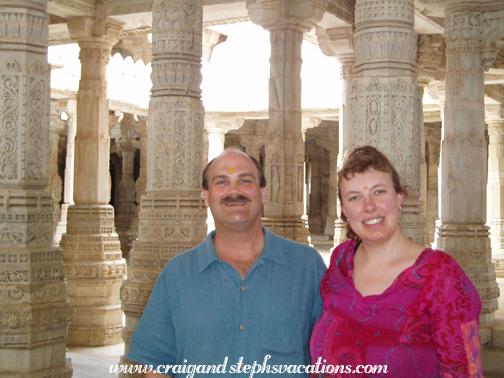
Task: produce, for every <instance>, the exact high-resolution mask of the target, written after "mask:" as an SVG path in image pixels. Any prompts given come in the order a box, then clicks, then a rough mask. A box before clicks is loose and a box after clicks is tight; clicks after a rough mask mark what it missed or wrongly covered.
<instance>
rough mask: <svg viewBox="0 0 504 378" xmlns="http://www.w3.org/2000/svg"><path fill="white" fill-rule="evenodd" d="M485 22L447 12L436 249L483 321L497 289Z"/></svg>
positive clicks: (453, 10)
mask: <svg viewBox="0 0 504 378" xmlns="http://www.w3.org/2000/svg"><path fill="white" fill-rule="evenodd" d="M482 21H483V20H482V14H481V13H480V12H472V11H464V10H460V9H457V8H448V9H447V10H446V11H445V35H446V66H447V67H446V71H447V72H446V99H445V107H444V124H443V127H444V129H443V140H442V145H441V189H440V190H441V193H440V195H441V208H440V212H441V213H440V218H441V224H440V225H439V227H438V239H437V247H438V248H440V249H442V250H444V251H446V252H447V253H449V254H451V255H452V256H453V257H454V258H455V259H456V260H457V262H458V263H459V264H460V265H461V266H462V267H463V268H464V270H465V271H466V273H467V274H468V276H469V278H470V279H471V281H472V282H473V283H474V284H475V286H476V287H477V288H478V291H479V294H480V297H481V300H482V302H483V310H482V317H481V320H482V323H483V324H484V323H486V322H489V321H491V320H492V319H493V312H494V311H495V310H496V309H497V297H498V295H499V288H498V286H497V282H496V279H495V268H494V266H493V264H492V262H491V250H490V238H489V233H488V227H487V226H485V222H486V187H485V185H486V175H487V147H486V142H485V118H484V117H485V114H484V104H483V95H484V83H483V65H482V38H483V32H482V31H483V27H482Z"/></svg>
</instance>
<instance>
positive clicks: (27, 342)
mask: <svg viewBox="0 0 504 378" xmlns="http://www.w3.org/2000/svg"><path fill="white" fill-rule="evenodd" d="M47 24H48V15H47V1H45V0H40V1H35V2H34V1H16V2H2V3H1V5H0V73H1V74H0V77H1V80H0V96H1V104H2V106H1V109H0V230H1V231H0V319H1V320H0V340H1V342H0V376H2V377H6V378H21V377H47V378H55V377H58V378H68V377H71V376H72V367H71V364H70V361H69V360H67V359H66V358H65V344H66V337H67V334H66V332H67V326H68V322H69V321H70V318H71V312H70V309H69V305H68V299H67V295H66V285H65V267H64V265H63V263H62V258H61V252H60V251H59V249H56V248H53V247H52V246H51V241H52V236H53V205H52V199H51V193H50V192H48V191H46V190H45V188H46V187H47V185H48V183H49V128H50V120H49V114H50V97H49V81H50V80H49V77H50V67H49V65H48V63H47V37H48V26H47Z"/></svg>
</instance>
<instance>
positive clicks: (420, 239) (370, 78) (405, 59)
mask: <svg viewBox="0 0 504 378" xmlns="http://www.w3.org/2000/svg"><path fill="white" fill-rule="evenodd" d="M414 19H415V9H414V5H413V0H405V1H401V2H399V3H397V2H393V1H392V0H390V1H389V0H387V1H380V2H378V3H376V2H375V1H371V0H357V2H356V5H355V25H356V29H355V34H354V51H355V57H356V62H355V65H354V67H353V76H352V84H351V88H350V94H349V104H348V106H349V107H350V111H349V113H350V114H349V116H350V118H351V119H350V122H349V128H348V136H347V137H348V146H349V150H350V151H351V150H353V149H354V148H355V147H356V146H362V145H366V144H369V145H372V146H375V147H377V148H379V149H380V150H381V151H382V152H384V153H385V154H386V155H387V157H388V158H389V159H390V161H391V162H392V164H394V166H395V168H396V169H397V171H398V172H399V175H400V177H401V179H402V182H403V184H406V185H408V186H409V188H410V190H409V192H410V193H409V195H408V196H407V197H406V198H405V200H404V202H403V206H402V212H401V229H402V231H403V233H404V234H405V235H406V236H407V237H409V238H411V239H412V240H414V241H415V242H417V243H418V244H420V245H425V226H426V222H425V216H424V213H423V209H422V202H421V200H420V189H421V164H422V148H423V146H422V144H421V142H422V139H421V110H422V109H421V91H420V87H419V85H418V81H417V77H416V59H417V44H416V43H417V35H416V33H415V32H414V30H413V25H414ZM343 153H344V151H343Z"/></svg>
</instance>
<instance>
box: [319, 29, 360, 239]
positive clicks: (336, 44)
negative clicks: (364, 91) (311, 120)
mask: <svg viewBox="0 0 504 378" xmlns="http://www.w3.org/2000/svg"><path fill="white" fill-rule="evenodd" d="M353 34H354V28H353V27H339V28H332V29H322V28H317V39H318V41H319V45H320V49H321V50H322V52H323V53H324V54H325V55H327V56H334V57H335V58H336V59H337V60H338V61H339V62H340V64H341V66H340V81H341V103H340V104H339V126H338V130H335V131H336V133H337V135H335V136H334V134H335V132H334V131H333V132H332V133H331V134H330V138H331V137H332V138H333V139H336V140H338V142H339V143H338V148H337V149H330V150H329V164H330V168H329V169H330V173H329V214H328V216H327V226H326V234H333V235H334V245H335V246H337V245H339V244H340V243H342V242H344V241H345V240H346V239H347V237H346V232H347V223H346V222H343V221H342V220H341V219H340V217H339V216H340V214H341V206H340V203H339V201H338V167H340V166H342V165H343V161H344V160H345V158H346V157H347V155H348V154H349V152H350V151H349V148H350V140H349V132H350V128H351V124H350V119H351V118H350V113H349V111H350V108H349V106H348V105H349V104H350V100H349V94H350V85H351V82H352V73H353V65H354V64H355V54H354V44H353ZM329 229H332V232H331V231H329Z"/></svg>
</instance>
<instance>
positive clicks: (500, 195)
mask: <svg viewBox="0 0 504 378" xmlns="http://www.w3.org/2000/svg"><path fill="white" fill-rule="evenodd" d="M486 119H487V124H488V136H489V142H490V143H489V145H488V185H487V191H488V206H487V209H488V223H487V224H488V226H489V227H490V238H491V246H492V260H493V261H494V262H495V263H496V268H495V271H496V273H497V276H498V277H501V278H504V106H503V105H502V104H497V105H488V106H486Z"/></svg>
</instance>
